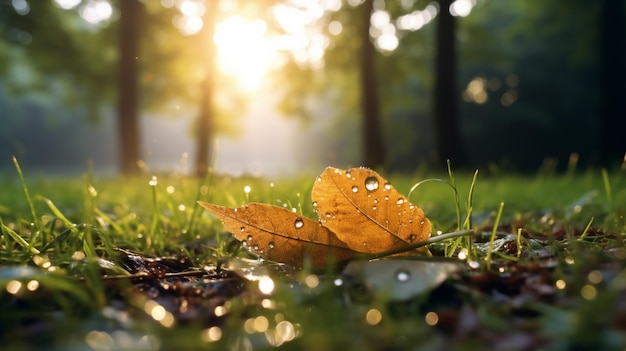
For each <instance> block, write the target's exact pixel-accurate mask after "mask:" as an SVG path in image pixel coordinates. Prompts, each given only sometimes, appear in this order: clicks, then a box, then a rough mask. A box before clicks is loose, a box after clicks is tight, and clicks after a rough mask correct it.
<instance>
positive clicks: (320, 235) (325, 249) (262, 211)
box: [200, 202, 357, 267]
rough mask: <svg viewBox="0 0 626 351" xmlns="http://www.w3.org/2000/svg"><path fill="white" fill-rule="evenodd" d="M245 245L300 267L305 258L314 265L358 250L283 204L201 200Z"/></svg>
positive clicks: (341, 258) (343, 256) (348, 256)
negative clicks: (231, 205)
mask: <svg viewBox="0 0 626 351" xmlns="http://www.w3.org/2000/svg"><path fill="white" fill-rule="evenodd" d="M200 205H202V207H204V208H206V209H207V210H208V211H209V212H211V213H213V214H214V215H215V216H216V217H217V218H219V219H220V220H221V221H222V222H223V223H224V227H225V228H226V230H228V231H229V232H231V233H232V234H233V235H234V236H235V237H236V238H237V239H238V240H240V241H241V242H242V243H243V245H244V246H246V247H248V249H249V250H251V251H252V252H254V253H256V254H258V255H260V256H261V257H264V258H266V259H268V260H272V261H277V262H283V263H287V264H290V265H293V266H296V267H301V266H302V262H304V259H305V257H308V259H310V260H311V264H312V265H313V266H315V267H321V266H325V265H327V264H328V262H329V261H330V260H332V259H333V258H334V259H335V260H338V261H343V260H347V259H349V258H352V257H354V256H355V255H356V254H357V253H356V252H355V251H353V250H351V249H349V248H348V247H347V246H346V244H345V243H343V242H342V241H341V240H339V239H337V237H336V236H335V235H334V234H333V233H332V232H331V231H330V230H329V229H328V228H326V227H323V226H322V225H321V224H320V223H318V222H316V221H314V220H312V219H309V218H306V217H303V216H300V215H298V214H296V213H293V212H291V211H289V210H286V209H284V208H281V207H276V206H271V205H266V204H260V203H251V204H248V205H245V206H243V207H239V208H235V209H232V208H228V207H222V206H217V205H213V204H210V203H206V202H201V203H200Z"/></svg>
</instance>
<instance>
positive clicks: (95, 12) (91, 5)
mask: <svg viewBox="0 0 626 351" xmlns="http://www.w3.org/2000/svg"><path fill="white" fill-rule="evenodd" d="M79 13H80V17H82V18H83V19H84V20H85V21H87V22H89V23H93V24H97V23H100V22H103V21H106V20H108V19H109V18H111V16H112V15H113V7H112V6H111V4H110V3H109V2H108V1H104V0H90V1H89V2H88V3H87V4H86V5H85V6H83V7H81V8H80V10H79Z"/></svg>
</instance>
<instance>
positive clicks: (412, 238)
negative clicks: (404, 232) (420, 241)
mask: <svg viewBox="0 0 626 351" xmlns="http://www.w3.org/2000/svg"><path fill="white" fill-rule="evenodd" d="M415 239H417V235H415V234H411V235H409V242H411V243H412V242H413V241H415Z"/></svg>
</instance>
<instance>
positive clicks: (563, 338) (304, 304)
mask: <svg viewBox="0 0 626 351" xmlns="http://www.w3.org/2000/svg"><path fill="white" fill-rule="evenodd" d="M18 170H19V168H18ZM24 171H25V174H24V178H23V180H21V179H20V176H19V173H20V172H18V171H16V172H5V173H3V174H2V176H1V177H0V189H1V190H0V219H1V223H0V225H1V226H2V236H1V237H0V311H2V312H1V313H0V325H1V326H2V328H1V330H0V342H1V345H2V349H3V350H22V349H46V350H52V349H58V350H74V349H75V350H90V349H93V350H126V349H128V350H174V349H176V350H182V349H194V350H195V349H233V350H240V349H241V350H253V349H254V350H261V349H272V348H275V347H281V348H285V349H297V350H330V349H346V350H379V349H421V348H425V349H463V350H472V349H475V350H480V349H485V348H502V349H534V348H540V347H543V348H546V349H569V348H571V347H573V346H579V347H583V348H585V347H592V346H593V347H595V346H598V345H599V346H601V347H604V348H605V349H612V348H614V349H617V346H618V345H622V343H624V342H626V333H625V331H626V327H625V326H626V321H625V319H624V316H625V315H626V306H623V305H624V304H623V303H621V302H619V301H624V299H623V297H625V296H626V294H624V292H626V270H625V267H626V265H625V264H624V263H625V262H626V250H625V249H624V247H623V239H624V235H626V220H625V219H624V214H625V212H626V173H624V171H620V170H616V171H612V172H608V173H603V172H602V171H600V170H589V171H580V172H570V173H567V174H553V173H549V174H546V173H545V172H543V173H542V172H540V173H539V174H536V175H516V174H505V175H483V174H481V173H479V174H478V177H477V180H476V182H475V183H473V176H474V175H473V174H472V173H465V172H456V173H455V174H454V182H455V183H456V189H457V192H458V195H459V200H458V201H459V203H458V208H460V209H461V211H460V213H458V212H457V203H456V202H455V201H456V200H455V197H454V192H453V191H452V188H451V187H450V186H449V185H446V184H445V183H443V182H426V183H424V184H422V185H420V186H419V187H418V188H416V189H415V190H413V191H412V192H411V194H410V198H409V199H410V200H411V202H413V203H414V204H415V205H418V206H420V207H422V208H423V209H424V211H425V213H426V215H427V216H428V217H429V219H430V220H431V222H432V223H433V233H439V232H441V233H446V232H451V231H455V230H457V229H464V228H458V227H459V218H460V223H461V227H463V226H469V228H465V229H472V230H474V231H475V234H474V235H473V236H472V237H471V241H470V240H468V241H467V242H466V241H464V240H459V241H457V242H454V243H453V242H447V243H445V244H439V245H438V246H436V247H433V248H431V251H433V253H434V255H435V256H434V257H433V258H432V259H433V260H437V259H439V260H456V261H459V260H460V262H461V263H462V264H463V268H462V269H461V270H460V271H457V272H456V273H451V274H450V276H449V277H448V278H449V279H448V281H447V282H446V283H444V284H443V285H441V286H438V287H437V286H433V287H432V288H428V289H426V290H428V292H425V293H420V294H417V295H415V296H412V297H411V298H409V299H402V300H398V299H395V298H394V297H393V296H394V295H393V294H392V293H373V292H372V291H369V290H368V289H367V288H366V287H364V286H363V285H364V284H363V282H362V281H358V280H353V279H352V277H351V276H349V275H345V274H342V272H341V267H330V268H329V269H328V270H325V271H321V272H320V271H319V270H316V271H313V270H309V269H306V268H305V269H303V270H292V269H289V268H287V267H283V266H280V265H277V264H276V263H273V262H267V261H259V260H257V259H256V258H255V257H254V256H252V255H250V254H247V253H246V252H245V250H243V249H242V248H241V246H240V245H238V242H236V241H234V240H233V239H232V238H231V236H230V234H228V233H226V232H224V230H223V227H222V226H221V223H220V222H219V221H218V220H217V219H215V218H214V217H211V216H210V215H209V214H208V213H206V212H205V211H204V210H202V209H201V208H200V207H199V206H198V205H197V203H196V202H197V201H198V200H201V201H207V202H211V203H215V204H219V205H223V206H228V207H237V206H241V205H243V204H245V203H248V202H262V203H268V204H273V205H276V206H283V207H286V208H288V209H292V210H293V211H296V212H298V213H301V214H303V215H304V216H307V217H309V218H315V214H314V211H313V208H312V205H311V195H310V191H311V187H312V185H313V181H314V179H315V176H314V175H313V176H302V177H293V178H283V179H271V180H270V179H262V178H254V177H237V178H232V177H227V176H220V175H210V176H209V177H207V178H206V179H195V178H193V177H188V176H183V175H176V174H169V175H156V176H155V175H153V174H145V175H143V176H137V177H132V178H130V177H112V178H111V177H106V178H103V177H99V176H97V175H93V174H90V173H88V172H87V173H86V174H85V175H84V176H82V177H68V178H48V177H46V176H45V175H30V174H28V170H24ZM383 175H384V176H386V177H387V178H388V179H389V181H390V182H391V183H392V184H394V186H395V187H396V189H397V190H399V191H400V192H401V193H403V194H409V191H410V190H411V188H412V187H413V186H414V185H415V184H416V183H417V182H419V181H422V180H424V179H426V178H438V179H441V180H444V181H448V182H449V181H450V175H449V174H447V173H445V172H442V173H441V174H435V175H433V174H417V175H394V174H391V175H389V174H383ZM472 187H473V188H472ZM470 189H472V196H471V197H470V196H469V194H468V193H469V191H470ZM470 200H471V204H468V201H470ZM470 205H471V206H470ZM470 208H471V221H469V222H468V221H467V220H466V219H467V218H466V217H467V214H468V211H469V210H470ZM498 215H499V216H498ZM497 222H498V223H499V224H500V225H499V226H498V225H496V224H497ZM468 223H470V224H468ZM509 234H510V235H511V236H510V237H507V235H509ZM507 238H508V239H507ZM468 242H471V244H468ZM511 243H515V244H516V245H515V247H514V248H510V247H509V246H511V245H513V244H511ZM498 245H501V246H498ZM507 245H508V246H507ZM533 245H534V246H533ZM520 246H523V248H524V250H523V252H522V249H521V248H520ZM509 249H510V250H509ZM134 255H136V256H134ZM446 255H447V256H450V257H443V256H446ZM468 255H469V258H468ZM129 257H130V258H132V259H134V260H135V261H133V262H135V263H137V266H141V265H142V264H144V265H149V264H150V263H149V262H153V261H150V258H158V259H159V260H161V261H156V262H157V263H155V264H157V265H158V264H159V262H167V263H168V264H169V265H170V266H168V267H171V266H172V265H174V264H176V263H180V262H182V261H185V262H184V265H183V264H182V263H181V265H182V266H183V268H181V269H180V271H178V272H171V271H163V272H161V273H159V274H160V276H159V274H156V275H155V276H151V275H150V274H148V276H149V278H142V277H140V275H141V274H138V273H137V272H135V270H136V268H137V267H130V266H129ZM144 259H145V260H146V261H145V262H144V261H143V260H144ZM446 262H448V261H446ZM143 268H145V267H143ZM133 269H135V270H133ZM150 269H152V268H150V267H148V268H145V271H143V272H139V273H143V274H145V273H146V271H147V272H149V273H153V271H151V270H150ZM381 269H382V268H381ZM206 272H217V273H215V274H218V275H219V274H221V275H219V278H216V279H215V280H211V281H210V282H207V281H205V282H204V283H202V281H201V280H200V281H196V280H189V281H185V282H183V283H181V282H176V283H172V282H171V281H168V282H169V283H167V284H165V283H163V281H162V280H161V281H160V283H159V284H161V285H158V286H157V284H156V283H155V282H156V281H157V280H158V279H174V278H175V277H177V275H181V274H188V275H189V276H202V274H205V273H206ZM225 272H226V273H228V272H234V273H233V274H232V275H228V274H226V273H225ZM402 273H403V274H402V275H398V276H397V277H398V280H399V281H400V282H401V283H402V282H405V281H408V282H409V283H408V284H420V283H415V282H414V281H415V279H413V281H412V280H411V274H410V273H405V272H404V271H403V272H402ZM229 274H230V273H229ZM376 274H379V273H376ZM376 274H374V275H376ZM446 274H447V273H446ZM401 277H402V278H401ZM172 281H173V280H172ZM150 284H154V285H150ZM198 284H204V285H202V286H200V285H198ZM207 284H208V285H207ZM190 286H191V287H192V288H189V287H190ZM156 287H158V288H159V289H161V290H158V289H156ZM164 287H165V288H164ZM419 288H422V287H419ZM164 289H165V290H167V289H171V290H170V292H173V295H167V294H166V293H169V292H168V291H165V290H164ZM194 289H197V291H196V290H194ZM533 289H535V290H536V291H535V290H533ZM157 290H158V291H159V294H156V293H155V291H157ZM529 290H530V292H529ZM233 291H234V292H233ZM166 297H167V298H166ZM207 306H208V307H207ZM183 309H184V310H183ZM194 311H197V312H198V314H197V315H193V313H192V312H194ZM206 311H209V312H206Z"/></svg>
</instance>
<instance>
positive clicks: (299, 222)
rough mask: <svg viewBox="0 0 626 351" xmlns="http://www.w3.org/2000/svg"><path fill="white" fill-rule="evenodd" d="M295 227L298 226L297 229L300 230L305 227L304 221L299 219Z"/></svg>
mask: <svg viewBox="0 0 626 351" xmlns="http://www.w3.org/2000/svg"><path fill="white" fill-rule="evenodd" d="M294 225H295V226H296V228H297V229H300V228H302V226H303V225H304V221H303V220H302V219H301V218H297V219H296V221H295V222H294Z"/></svg>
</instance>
